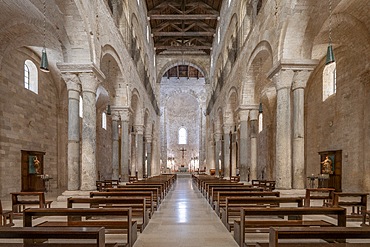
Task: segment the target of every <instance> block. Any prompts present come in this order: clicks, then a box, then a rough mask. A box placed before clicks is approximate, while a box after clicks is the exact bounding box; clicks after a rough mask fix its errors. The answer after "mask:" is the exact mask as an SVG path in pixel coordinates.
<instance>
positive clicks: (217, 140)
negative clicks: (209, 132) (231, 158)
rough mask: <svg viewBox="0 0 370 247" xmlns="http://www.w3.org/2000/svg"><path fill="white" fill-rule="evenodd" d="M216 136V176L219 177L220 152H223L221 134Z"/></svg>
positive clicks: (217, 133)
mask: <svg viewBox="0 0 370 247" xmlns="http://www.w3.org/2000/svg"><path fill="white" fill-rule="evenodd" d="M214 136H215V168H216V175H218V176H221V174H219V170H220V168H221V167H220V158H221V157H220V152H221V143H222V142H221V133H219V132H216V133H215V134H214Z"/></svg>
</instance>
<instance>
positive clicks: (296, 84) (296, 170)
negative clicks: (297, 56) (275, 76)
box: [292, 71, 311, 189]
mask: <svg viewBox="0 0 370 247" xmlns="http://www.w3.org/2000/svg"><path fill="white" fill-rule="evenodd" d="M310 74H311V72H310V71H297V72H295V75H294V78H293V86H292V89H293V188H294V189H304V188H305V181H306V177H305V170H304V169H305V162H304V89H305V87H306V84H307V80H308V78H309V76H310Z"/></svg>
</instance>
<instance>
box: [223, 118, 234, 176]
mask: <svg viewBox="0 0 370 247" xmlns="http://www.w3.org/2000/svg"><path fill="white" fill-rule="evenodd" d="M231 128H232V126H230V125H224V147H223V149H224V162H223V165H222V171H223V174H224V177H225V178H230V141H231V140H230V130H231Z"/></svg>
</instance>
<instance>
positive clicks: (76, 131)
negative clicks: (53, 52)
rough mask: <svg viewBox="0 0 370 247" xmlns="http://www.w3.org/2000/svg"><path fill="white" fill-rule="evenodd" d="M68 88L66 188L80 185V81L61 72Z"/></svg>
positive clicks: (76, 188)
mask: <svg viewBox="0 0 370 247" xmlns="http://www.w3.org/2000/svg"><path fill="white" fill-rule="evenodd" d="M62 76H63V79H64V81H65V82H66V84H67V90H68V160H67V162H68V185H67V189H68V190H78V189H79V187H80V116H79V104H80V92H81V85H80V81H79V79H78V77H77V75H75V74H71V73H66V74H63V75H62Z"/></svg>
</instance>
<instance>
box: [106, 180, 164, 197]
mask: <svg viewBox="0 0 370 247" xmlns="http://www.w3.org/2000/svg"><path fill="white" fill-rule="evenodd" d="M122 188H136V189H137V188H157V189H158V191H159V196H160V199H161V200H163V199H164V196H165V193H164V186H163V185H161V184H142V183H140V184H139V183H132V184H126V185H118V188H117V189H109V190H107V191H115V190H119V189H122Z"/></svg>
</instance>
